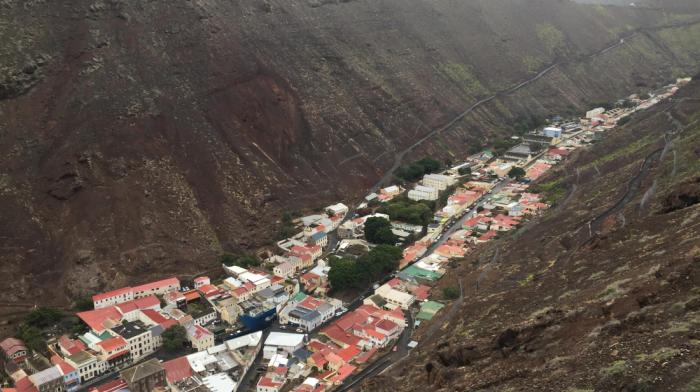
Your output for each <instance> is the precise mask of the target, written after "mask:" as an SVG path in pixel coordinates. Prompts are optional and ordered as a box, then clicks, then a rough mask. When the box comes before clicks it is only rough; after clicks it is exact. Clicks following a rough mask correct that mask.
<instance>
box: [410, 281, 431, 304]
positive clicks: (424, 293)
mask: <svg viewBox="0 0 700 392" xmlns="http://www.w3.org/2000/svg"><path fill="white" fill-rule="evenodd" d="M428 291H430V286H425V285H420V286H418V288H417V289H415V290H413V292H411V294H413V295H415V296H416V299H417V300H420V301H425V300H427V299H428V298H429V297H430V294H429V293H428Z"/></svg>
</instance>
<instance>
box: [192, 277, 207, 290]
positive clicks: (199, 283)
mask: <svg viewBox="0 0 700 392" xmlns="http://www.w3.org/2000/svg"><path fill="white" fill-rule="evenodd" d="M205 284H211V279H209V277H208V276H200V277H199V278H195V279H194V288H195V289H198V288H200V287H202V286H204V285H205Z"/></svg>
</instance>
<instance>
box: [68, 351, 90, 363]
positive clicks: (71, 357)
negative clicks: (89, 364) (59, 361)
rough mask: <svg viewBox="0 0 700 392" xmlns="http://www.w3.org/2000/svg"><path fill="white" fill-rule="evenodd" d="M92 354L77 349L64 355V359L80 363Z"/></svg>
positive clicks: (88, 358) (87, 359)
mask: <svg viewBox="0 0 700 392" xmlns="http://www.w3.org/2000/svg"><path fill="white" fill-rule="evenodd" d="M92 357H93V355H92V354H90V353H88V352H87V351H79V352H77V353H75V354H73V355H69V356H67V357H66V359H69V360H70V361H71V362H73V363H75V364H76V365H80V364H81V363H83V362H85V361H89V360H90V359H92Z"/></svg>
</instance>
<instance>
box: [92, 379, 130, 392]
mask: <svg viewBox="0 0 700 392" xmlns="http://www.w3.org/2000/svg"><path fill="white" fill-rule="evenodd" d="M124 389H126V390H128V389H129V385H128V384H127V383H126V380H124V379H123V378H121V377H120V378H118V379H116V380H114V381H112V382H109V383H107V384H105V385H103V386H101V387H97V392H115V391H121V390H124Z"/></svg>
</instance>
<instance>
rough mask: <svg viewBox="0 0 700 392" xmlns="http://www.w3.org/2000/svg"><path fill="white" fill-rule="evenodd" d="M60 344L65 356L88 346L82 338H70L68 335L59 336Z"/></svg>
mask: <svg viewBox="0 0 700 392" xmlns="http://www.w3.org/2000/svg"><path fill="white" fill-rule="evenodd" d="M58 345H59V347H61V352H62V353H63V355H65V356H68V355H73V354H75V353H79V352H81V351H83V350H85V349H86V348H87V346H85V343H83V341H82V340H80V339H76V340H70V339H69V338H68V336H66V335H63V336H61V337H60V338H58Z"/></svg>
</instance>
